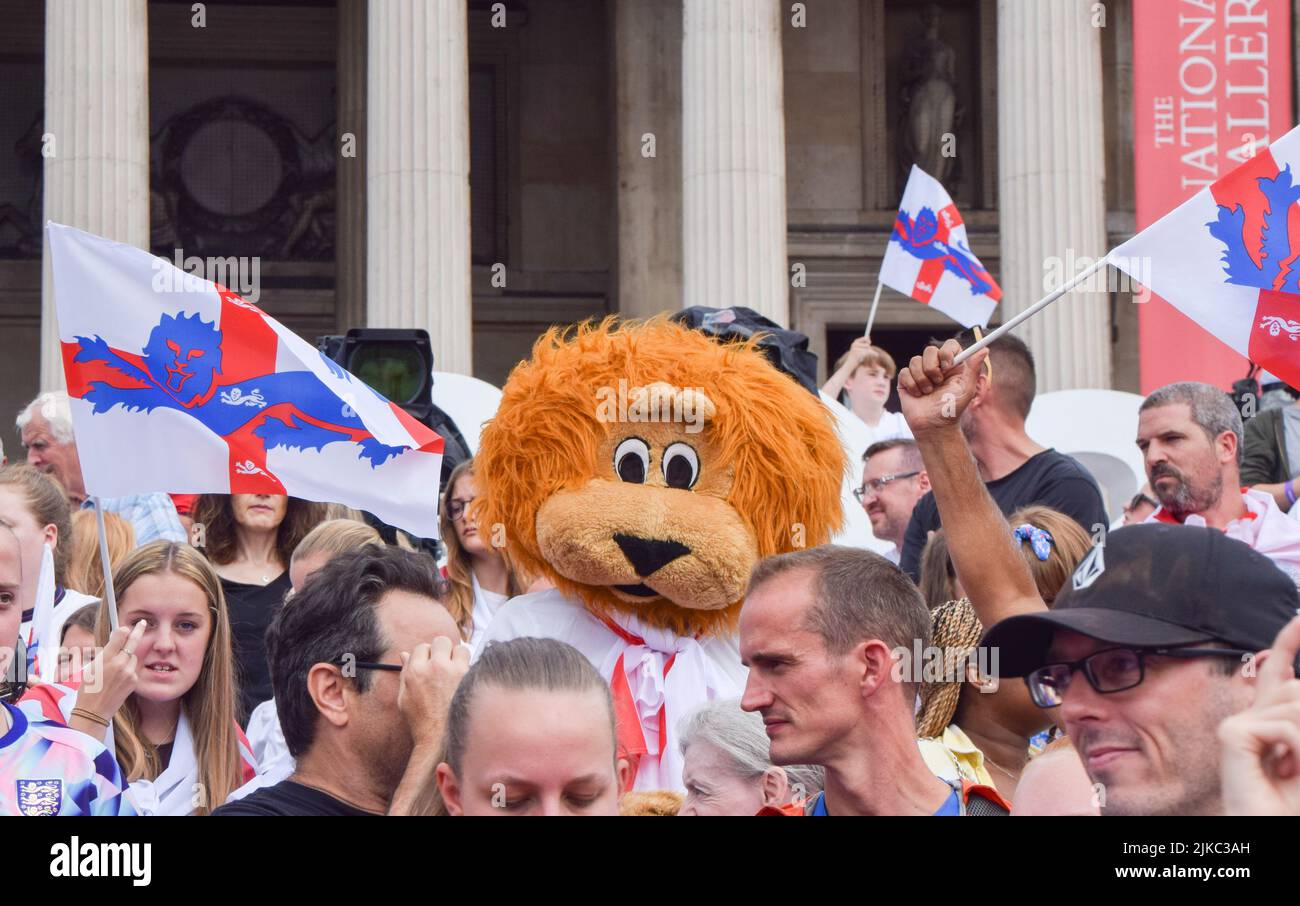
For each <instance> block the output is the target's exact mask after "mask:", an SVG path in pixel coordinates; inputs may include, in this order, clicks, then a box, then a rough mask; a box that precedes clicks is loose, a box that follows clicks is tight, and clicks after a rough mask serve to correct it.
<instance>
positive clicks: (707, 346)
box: [474, 316, 848, 635]
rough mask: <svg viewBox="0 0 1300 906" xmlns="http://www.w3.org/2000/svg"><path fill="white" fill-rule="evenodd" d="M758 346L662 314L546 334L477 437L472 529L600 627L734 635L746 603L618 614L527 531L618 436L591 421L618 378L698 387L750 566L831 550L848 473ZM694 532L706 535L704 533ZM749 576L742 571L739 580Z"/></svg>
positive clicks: (803, 395) (805, 395) (839, 452)
mask: <svg viewBox="0 0 1300 906" xmlns="http://www.w3.org/2000/svg"><path fill="white" fill-rule="evenodd" d="M755 342H756V340H749V341H747V342H743V343H742V342H732V343H719V342H717V341H715V340H713V339H710V338H709V337H708V336H706V335H705V334H703V333H701V332H699V331H696V330H692V329H690V328H687V327H684V326H682V325H680V324H677V323H674V322H672V321H669V320H668V319H667V318H666V317H665V316H658V317H655V318H653V319H651V320H649V321H640V322H638V321H622V320H620V319H618V318H617V317H613V316H611V317H608V318H606V319H604V320H603V321H600V322H595V321H587V322H584V323H582V324H579V325H577V326H576V327H565V328H559V327H557V328H552V329H551V330H549V331H547V332H546V333H545V334H544V335H543V336H542V337H541V338H540V339H538V341H537V343H536V344H535V345H534V347H533V352H532V357H531V359H529V360H527V361H524V362H521V363H520V364H519V365H517V366H516V367H515V368H514V370H513V371H512V372H511V374H510V378H509V380H508V381H507V382H506V385H505V388H504V390H503V392H502V397H501V403H500V407H499V408H498V410H497V413H496V416H495V417H494V418H493V419H492V420H491V421H490V422H489V423H488V424H487V425H486V426H485V428H484V430H483V434H482V439H481V443H480V448H479V451H478V455H477V456H476V457H475V461H474V462H475V465H474V474H475V479H476V482H477V486H478V494H479V496H478V499H477V500H476V501H475V503H474V517H475V519H476V521H477V523H478V525H479V526H480V532H481V533H482V534H483V535H484V536H485V538H489V539H493V542H494V543H500V542H499V541H498V540H497V539H500V538H501V533H502V531H504V545H505V548H506V555H507V556H508V558H509V560H510V561H511V563H512V565H514V566H515V567H516V568H518V569H520V570H522V571H523V572H524V573H525V574H528V575H531V576H534V577H536V576H545V577H546V578H547V579H548V580H550V581H551V582H552V583H554V585H555V586H556V588H558V589H559V590H560V591H562V592H563V593H565V594H567V595H569V596H571V597H576V598H578V599H580V600H581V601H583V603H584V604H585V605H586V607H587V608H588V609H589V610H590V611H592V612H593V613H594V614H596V615H598V616H599V615H602V614H612V613H617V612H622V613H632V614H635V615H637V616H639V617H640V618H641V619H643V620H646V621H647V622H649V623H651V624H652V625H658V626H661V627H663V628H667V629H671V630H673V631H675V632H677V633H678V634H681V635H687V634H694V633H701V634H710V633H725V632H731V631H734V629H735V625H736V619H737V617H738V616H739V611H740V605H741V603H742V599H743V592H742V594H741V596H740V597H739V598H738V599H737V600H735V601H733V602H732V603H731V604H730V605H729V606H727V607H725V608H721V609H708V610H697V609H691V608H688V607H681V606H678V605H676V604H674V603H673V602H672V601H669V600H667V599H665V598H662V597H660V598H657V599H655V600H654V601H651V602H648V603H647V604H639V603H636V604H634V603H629V602H628V601H626V600H623V599H620V598H619V597H618V596H616V595H615V594H614V593H613V591H611V589H610V588H609V587H606V586H600V585H589V584H583V583H580V582H576V581H573V580H572V579H570V578H568V577H566V576H564V575H561V574H560V573H558V572H557V571H556V570H555V568H554V567H553V566H552V565H551V564H550V563H548V562H547V560H546V559H545V557H544V556H543V554H542V552H541V550H540V546H539V544H538V537H537V535H538V528H537V522H538V513H539V511H540V510H541V508H542V507H543V505H544V504H545V503H546V502H547V500H548V499H549V498H551V497H552V496H553V495H555V494H556V493H557V492H561V491H568V492H571V491H577V490H579V489H582V488H583V487H585V486H586V485H587V483H588V482H589V481H591V480H592V479H593V478H594V477H596V476H597V474H598V470H600V469H602V468H603V467H604V466H605V463H604V460H603V458H602V455H601V448H602V444H604V443H605V442H606V441H607V439H608V438H609V436H610V433H611V431H612V430H613V429H614V427H615V426H613V425H610V424H609V423H607V421H603V420H602V419H601V418H600V416H599V412H598V402H597V401H598V399H599V396H598V393H600V392H601V391H603V392H604V393H606V394H608V393H610V392H612V391H613V390H614V389H615V388H618V387H619V382H620V381H624V382H626V384H627V385H629V386H649V385H651V384H653V383H655V382H666V383H667V384H670V385H673V386H675V387H694V388H701V389H702V390H703V391H704V393H705V394H706V395H707V397H708V399H709V400H711V401H712V403H713V404H714V406H715V407H716V412H715V414H713V415H712V417H711V418H710V419H709V421H708V425H707V427H706V429H705V430H707V431H708V432H709V443H710V444H711V449H713V450H714V451H715V460H716V462H718V463H721V464H722V465H723V466H724V467H725V468H727V469H729V470H730V475H731V481H730V489H729V491H728V492H727V494H726V496H725V498H724V500H725V504H726V505H727V506H730V507H731V508H732V509H733V510H734V511H735V514H736V516H737V517H738V519H739V521H740V523H743V525H744V526H745V528H746V529H747V530H748V532H749V533H750V534H751V535H752V546H751V547H752V549H753V550H755V551H756V552H757V556H758V557H759V558H762V557H766V556H769V555H772V554H777V553H784V552H788V551H792V550H795V549H796V548H800V547H812V546H815V545H818V544H824V543H826V542H827V541H829V540H830V537H831V535H832V534H833V533H834V532H835V531H837V530H838V529H839V528H840V526H841V525H842V521H843V512H842V505H841V499H840V489H841V486H842V482H843V478H844V475H845V470H846V469H847V467H848V464H847V460H846V456H845V454H844V449H843V447H842V445H841V443H840V440H839V437H838V434H837V432H836V429H835V422H834V417H833V415H832V414H831V412H830V410H829V409H828V408H827V407H826V406H824V405H822V403H821V402H820V401H819V400H818V399H816V398H815V397H813V395H812V394H810V393H809V392H808V391H807V390H806V389H804V388H803V387H802V386H800V385H799V384H798V383H797V382H796V381H794V380H793V379H792V378H790V377H789V376H788V375H785V374H783V373H782V372H780V371H778V370H777V369H776V368H775V367H773V366H772V365H771V364H770V362H769V361H768V359H767V358H766V357H765V356H764V354H763V353H762V352H761V351H760V350H759V349H757V348H756V346H755ZM672 493H678V494H680V493H683V492H681V491H673V492H672ZM701 530H702V531H703V532H704V537H707V530H708V527H707V526H704V527H701ZM575 531H577V528H576V527H575ZM706 543H707V542H706ZM754 562H757V560H755V561H754ZM753 565H754V563H753V562H751V563H746V564H740V567H741V568H742V569H743V571H744V575H748V571H749V569H750V568H752V567H753Z"/></svg>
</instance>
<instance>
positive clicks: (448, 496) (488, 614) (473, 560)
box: [440, 460, 525, 647]
mask: <svg viewBox="0 0 1300 906" xmlns="http://www.w3.org/2000/svg"><path fill="white" fill-rule="evenodd" d="M477 493H478V489H477V487H476V486H475V484H474V465H473V462H472V460H467V461H465V462H462V463H461V464H460V465H458V466H456V468H455V469H453V470H452V472H451V476H450V477H449V478H448V479H447V487H446V489H445V490H444V491H443V494H442V507H441V511H440V512H441V515H440V520H441V526H442V542H443V544H445V545H446V546H447V566H446V570H445V571H446V575H447V581H448V582H449V583H450V584H451V589H450V591H449V592H448V594H447V596H446V597H445V598H444V599H443V602H442V603H443V606H445V607H446V608H447V610H448V611H449V612H450V613H451V616H452V619H454V620H455V621H456V625H458V626H459V627H460V631H461V635H462V636H464V638H465V641H467V642H469V644H470V645H471V647H472V646H474V645H476V644H477V642H478V640H479V639H480V638H481V637H482V635H483V632H484V631H485V630H486V629H487V627H488V625H489V624H490V623H491V622H492V618H493V617H494V616H496V613H497V611H498V610H500V609H501V607H502V605H504V604H505V603H506V601H508V600H510V599H511V598H513V597H514V596H515V595H520V594H523V593H524V591H525V589H524V587H523V583H522V582H521V581H520V579H519V578H518V577H517V576H516V575H515V573H514V571H513V570H512V569H511V568H510V564H509V563H507V562H506V559H505V557H503V556H502V554H501V552H500V551H499V550H498V549H497V548H495V547H493V546H492V543H491V533H490V532H489V533H488V534H487V535H486V536H484V535H483V534H482V533H481V532H480V531H479V525H478V522H477V520H476V519H475V518H474V515H473V507H472V506H471V505H472V504H473V502H474V498H475V496H476V495H477Z"/></svg>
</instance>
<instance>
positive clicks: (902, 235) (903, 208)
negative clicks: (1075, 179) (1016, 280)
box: [880, 164, 1002, 327]
mask: <svg viewBox="0 0 1300 906" xmlns="http://www.w3.org/2000/svg"><path fill="white" fill-rule="evenodd" d="M880 282H881V283H883V284H885V285H886V286H888V287H890V288H891V289H895V290H897V291H898V292H900V293H902V294H903V295H905V296H911V297H912V298H913V299H915V300H916V301H918V302H924V303H925V304H927V305H929V306H930V307H931V308H937V309H938V310H939V311H941V312H943V313H944V314H945V315H947V316H948V317H950V318H952V319H953V320H954V321H957V322H958V323H960V324H961V325H962V326H963V327H974V326H975V325H976V324H978V325H979V326H980V327H987V326H988V323H989V317H990V316H991V315H992V314H993V309H994V308H996V307H997V304H998V300H999V299H1001V298H1002V290H1001V288H1000V287H999V286H998V284H997V282H996V281H995V280H994V279H993V277H991V276H990V275H989V272H988V270H987V269H986V268H985V267H984V265H982V264H980V260H979V259H978V258H976V257H975V256H974V255H973V254H972V253H971V250H970V246H969V245H968V244H967V239H966V224H965V223H963V222H962V219H961V214H960V213H958V211H957V206H956V205H955V204H953V202H952V198H951V197H949V195H948V192H947V190H946V189H944V187H943V184H942V183H940V182H939V180H937V179H935V178H934V177H933V176H931V175H930V174H929V173H926V172H925V171H924V170H922V169H921V168H920V167H918V166H916V165H915V164H913V165H912V173H911V175H910V176H908V178H907V188H906V189H904V190H903V200H902V202H901V203H900V204H899V206H898V220H896V221H895V222H894V234H893V235H892V236H890V237H889V247H888V248H886V249H885V259H884V261H882V262H881V264H880Z"/></svg>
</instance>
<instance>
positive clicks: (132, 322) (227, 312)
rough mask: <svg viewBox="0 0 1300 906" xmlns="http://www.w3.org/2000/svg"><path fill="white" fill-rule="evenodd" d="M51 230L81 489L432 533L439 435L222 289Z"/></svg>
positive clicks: (128, 249)
mask: <svg viewBox="0 0 1300 906" xmlns="http://www.w3.org/2000/svg"><path fill="white" fill-rule="evenodd" d="M46 229H47V232H48V234H49V240H50V250H51V253H52V255H53V260H54V298H55V305H56V308H57V309H58V324H59V340H60V343H61V346H62V353H63V367H64V373H65V375H66V377H67V382H68V395H69V397H70V398H71V403H72V422H73V430H74V431H75V433H76V437H77V451H78V453H79V455H80V457H81V468H82V473H83V475H84V477H85V483H86V490H87V492H88V493H90V494H91V495H94V496H102V497H122V496H128V495H133V494H141V493H145V492H151V491H163V492H167V493H185V494H196V493H199V494H201V493H213V494H287V495H290V496H293V497H301V498H304V499H307V500H318V501H327V502H336V503H343V504H347V505H349V506H354V507H357V508H358V509H363V510H369V511H370V512H371V513H374V514H375V515H376V516H378V517H379V518H380V519H382V520H384V521H385V522H387V523H389V524H391V525H394V526H397V527H399V528H402V529H406V530H407V531H409V532H412V533H414V534H415V535H418V536H420V537H424V538H435V537H437V535H438V506H437V500H438V481H439V476H440V473H441V467H442V438H441V437H439V436H438V434H437V433H435V432H434V431H432V430H431V429H429V428H427V427H426V426H424V425H423V424H421V423H420V422H418V421H416V420H415V419H414V418H412V417H411V416H410V415H408V414H407V413H406V412H405V411H403V410H402V409H401V408H400V407H398V406H396V405H394V404H393V403H390V402H389V401H388V400H386V399H384V398H383V397H382V396H380V395H379V394H378V393H376V392H375V391H374V390H372V389H370V387H368V386H367V385H366V384H365V383H363V382H362V381H360V380H358V379H357V378H355V377H353V376H352V375H351V374H349V373H348V372H347V371H345V370H343V369H342V368H341V367H339V366H338V365H337V364H336V363H334V362H333V361H331V360H329V359H327V358H325V356H324V355H322V354H321V353H320V352H319V351H317V350H316V349H315V348H313V347H312V346H311V345H309V344H308V343H307V342H306V341H304V340H303V339H301V338H300V337H298V336H297V335H296V334H294V333H293V332H292V331H289V330H288V329H286V328H285V327H284V326H283V325H281V324H280V323H279V322H277V321H276V320H275V319H274V318H272V317H269V316H268V315H267V314H266V313H265V312H263V311H262V310H261V309H260V308H258V307H257V306H256V305H253V304H252V303H250V302H247V301H245V300H243V299H241V298H240V297H239V296H237V295H236V294H235V293H233V292H231V291H230V290H228V289H226V288H225V287H223V286H221V285H219V284H216V283H213V282H211V281H209V280H204V279H202V278H200V277H198V276H197V275H194V274H188V273H185V272H184V271H181V270H179V269H177V268H176V267H175V266H174V265H172V264H171V263H170V262H168V261H166V260H164V259H162V258H155V257H154V256H152V255H150V254H149V253H148V252H144V251H141V250H140V249H137V248H134V247H132V246H129V245H123V244H121V243H117V242H111V241H109V240H107V239H104V238H102V237H99V236H93V235H91V234H89V233H83V232H81V231H80V230H75V229H72V228H71V227H66V226H62V225H60V224H56V223H50V224H49V225H48V226H47V227H46Z"/></svg>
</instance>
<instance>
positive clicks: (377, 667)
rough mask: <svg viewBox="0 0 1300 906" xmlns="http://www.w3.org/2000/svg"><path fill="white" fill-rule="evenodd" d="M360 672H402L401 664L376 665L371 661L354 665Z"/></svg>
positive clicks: (358, 662)
mask: <svg viewBox="0 0 1300 906" xmlns="http://www.w3.org/2000/svg"><path fill="white" fill-rule="evenodd" d="M352 666H353V667H356V668H357V669H358V670H392V671H393V672H395V673H401V672H402V665H401V664H375V663H372V662H370V661H357V662H356V663H355V664H353V665H352Z"/></svg>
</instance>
